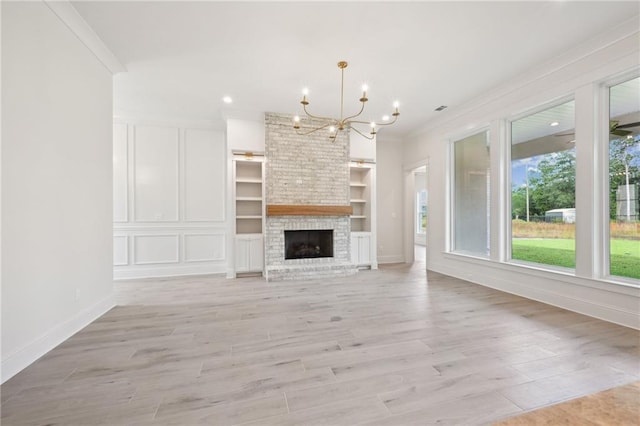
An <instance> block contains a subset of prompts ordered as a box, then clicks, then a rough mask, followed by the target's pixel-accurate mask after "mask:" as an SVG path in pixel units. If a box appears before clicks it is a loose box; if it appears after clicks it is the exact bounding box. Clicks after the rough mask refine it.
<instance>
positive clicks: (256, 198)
mask: <svg viewBox="0 0 640 426" xmlns="http://www.w3.org/2000/svg"><path fill="white" fill-rule="evenodd" d="M262 165H263V162H262V158H256V157H252V158H246V157H235V158H234V176H233V177H234V185H235V218H236V234H261V233H262V218H263V215H264V209H263V194H262V186H263V185H262V178H263V174H262Z"/></svg>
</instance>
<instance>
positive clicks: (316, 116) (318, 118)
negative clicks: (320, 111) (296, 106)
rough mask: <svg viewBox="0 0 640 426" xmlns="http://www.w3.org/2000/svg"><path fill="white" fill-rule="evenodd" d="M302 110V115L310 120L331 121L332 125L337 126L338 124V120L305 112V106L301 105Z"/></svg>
mask: <svg viewBox="0 0 640 426" xmlns="http://www.w3.org/2000/svg"><path fill="white" fill-rule="evenodd" d="M302 109H303V110H304V113H305V114H307V116H308V117H310V118H315V119H316V120H331V121H333V122H334V123H333V124H337V123H338V120H336V119H335V118H331V117H321V116H319V115H313V114H310V113H309V111H307V106H306V105H302Z"/></svg>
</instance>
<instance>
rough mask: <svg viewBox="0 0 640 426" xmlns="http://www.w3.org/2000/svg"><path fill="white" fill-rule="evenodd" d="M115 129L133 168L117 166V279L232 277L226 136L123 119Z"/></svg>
mask: <svg viewBox="0 0 640 426" xmlns="http://www.w3.org/2000/svg"><path fill="white" fill-rule="evenodd" d="M114 129H120V130H121V131H122V134H121V135H120V139H121V140H120V143H121V146H120V147H119V148H120V150H119V152H120V156H126V167H125V166H123V164H115V162H114V187H115V185H116V184H117V183H119V184H120V189H121V190H120V191H114V194H118V196H119V197H120V198H121V199H119V200H118V199H116V197H115V196H114V206H115V205H117V204H118V203H120V204H119V205H120V216H117V215H116V214H115V213H114V223H113V232H114V278H115V279H129V278H142V277H155V276H174V275H190V274H210V273H224V272H226V266H227V261H228V251H227V241H228V238H229V232H230V229H231V226H230V225H229V224H228V223H227V220H226V217H227V215H226V209H227V205H226V202H225V200H226V193H227V190H228V189H227V187H228V183H227V181H226V173H227V156H226V143H225V139H224V132H223V131H220V130H219V129H216V128H212V127H211V126H194V127H180V126H176V125H175V124H171V123H166V122H165V123H163V122H151V121H148V120H124V119H121V118H118V119H115V120H114ZM125 135H126V141H127V146H126V147H124V146H122V145H123V142H122V139H125ZM117 142H118V141H117V140H116V139H115V138H114V149H115V144H116V143H117ZM114 152H115V151H114ZM123 153H126V155H125V154H123ZM114 157H117V156H115V155H114ZM118 167H119V168H118ZM118 177H120V179H121V180H120V181H118ZM123 188H124V189H123ZM125 189H126V190H125ZM122 198H124V199H122ZM123 206H126V207H123ZM124 213H126V215H125V214H124Z"/></svg>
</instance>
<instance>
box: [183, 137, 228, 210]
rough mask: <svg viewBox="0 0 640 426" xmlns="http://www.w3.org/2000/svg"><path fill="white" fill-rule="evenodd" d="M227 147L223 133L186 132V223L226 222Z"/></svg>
mask: <svg viewBox="0 0 640 426" xmlns="http://www.w3.org/2000/svg"><path fill="white" fill-rule="evenodd" d="M225 164H226V157H225V147H224V135H223V133H222V132H216V131H212V130H192V129H187V130H185V131H184V206H185V208H184V212H185V213H184V220H185V221H186V222H206V221H211V222H215V221H223V220H224V212H225V203H224V199H225V197H224V194H225V186H224V185H222V184H221V183H224V180H225Z"/></svg>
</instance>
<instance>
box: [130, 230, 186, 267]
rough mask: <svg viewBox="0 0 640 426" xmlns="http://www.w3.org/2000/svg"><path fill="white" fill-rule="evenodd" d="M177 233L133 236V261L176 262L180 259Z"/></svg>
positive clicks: (144, 262) (140, 262) (138, 262)
mask: <svg viewBox="0 0 640 426" xmlns="http://www.w3.org/2000/svg"><path fill="white" fill-rule="evenodd" d="M179 250H180V238H179V236H178V235H136V236H134V237H133V253H134V260H133V263H135V264H136V265H148V264H150V263H177V262H179V261H180V255H179Z"/></svg>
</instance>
